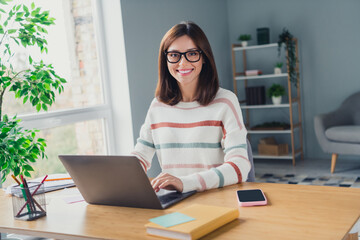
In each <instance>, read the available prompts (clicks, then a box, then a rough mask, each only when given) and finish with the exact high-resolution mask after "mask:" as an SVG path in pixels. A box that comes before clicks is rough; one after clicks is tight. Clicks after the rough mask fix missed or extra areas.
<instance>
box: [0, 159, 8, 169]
mask: <svg viewBox="0 0 360 240" xmlns="http://www.w3.org/2000/svg"><path fill="white" fill-rule="evenodd" d="M8 166H9V162H7V161H5V162H4V164H3V165H2V166H1V169H5V168H7V167H8Z"/></svg>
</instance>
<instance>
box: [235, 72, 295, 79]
mask: <svg viewBox="0 0 360 240" xmlns="http://www.w3.org/2000/svg"><path fill="white" fill-rule="evenodd" d="M279 77H288V74H287V73H281V74H266V75H257V76H241V77H240V76H238V77H235V80H250V79H261V78H279Z"/></svg>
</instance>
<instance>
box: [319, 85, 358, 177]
mask: <svg viewBox="0 0 360 240" xmlns="http://www.w3.org/2000/svg"><path fill="white" fill-rule="evenodd" d="M314 126H315V134H316V137H317V139H318V141H319V144H320V146H321V148H322V150H323V151H324V152H326V153H332V158H331V173H333V172H334V170H335V165H336V160H337V157H338V155H339V154H347V155H360V92H357V93H355V94H353V95H351V96H350V97H348V98H347V99H346V100H345V101H344V102H343V103H342V104H341V106H340V107H339V108H338V109H336V110H335V111H333V112H330V113H326V114H321V115H318V116H315V119H314Z"/></svg>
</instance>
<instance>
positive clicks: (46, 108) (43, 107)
mask: <svg viewBox="0 0 360 240" xmlns="http://www.w3.org/2000/svg"><path fill="white" fill-rule="evenodd" d="M41 106H42V109H43V110H44V111H47V110H48V107H47V106H46V104H45V103H43V104H41Z"/></svg>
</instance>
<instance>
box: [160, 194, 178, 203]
mask: <svg viewBox="0 0 360 240" xmlns="http://www.w3.org/2000/svg"><path fill="white" fill-rule="evenodd" d="M182 195H183V194H182V193H180V192H173V193H170V194H166V195H162V196H158V198H159V200H160V203H161V204H166V203H168V202H171V201H173V200H175V199H178V198H181V197H182Z"/></svg>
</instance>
